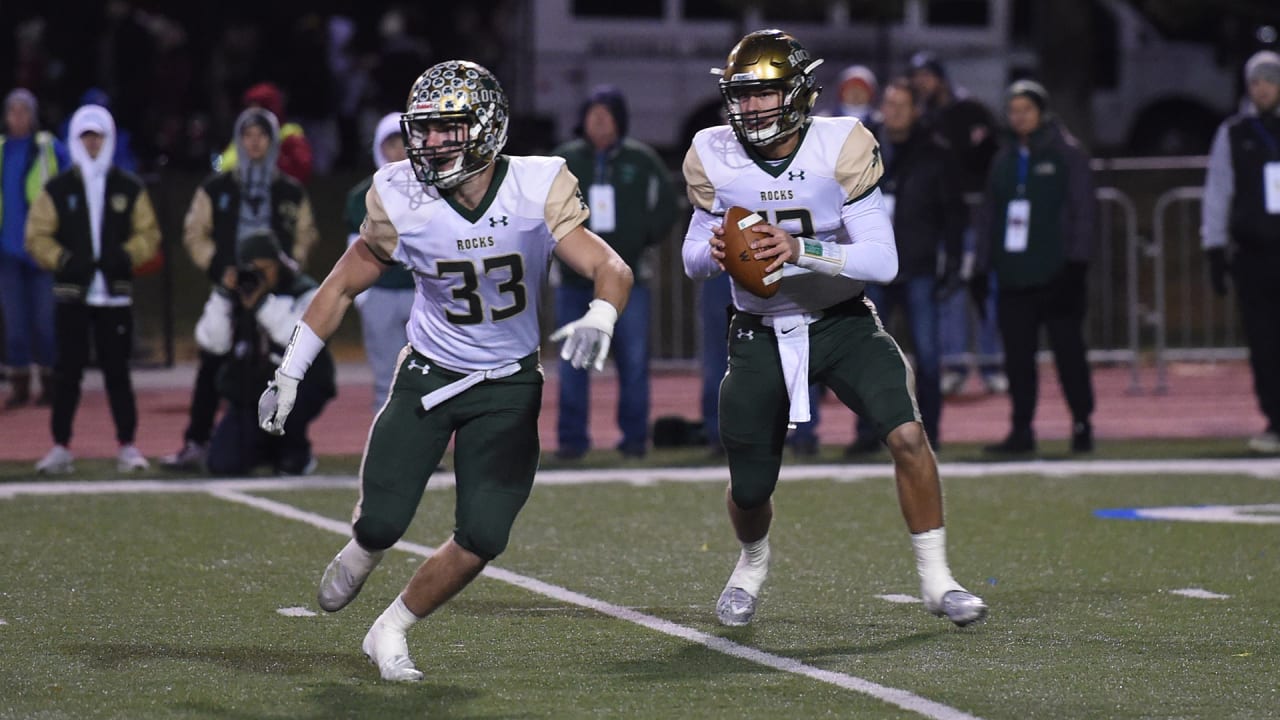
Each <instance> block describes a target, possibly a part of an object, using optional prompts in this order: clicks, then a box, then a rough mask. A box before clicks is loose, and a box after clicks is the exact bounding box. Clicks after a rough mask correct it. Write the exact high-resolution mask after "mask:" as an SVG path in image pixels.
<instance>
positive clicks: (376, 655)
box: [361, 622, 423, 682]
mask: <svg viewBox="0 0 1280 720" xmlns="http://www.w3.org/2000/svg"><path fill="white" fill-rule="evenodd" d="M361 648H362V649H363V650H364V654H365V656H366V657H368V658H369V662H371V663H373V664H374V665H376V666H377V668H378V672H379V673H381V674H382V679H383V680H391V681H393V682H418V681H419V680H421V679H422V677H423V676H422V671H421V670H419V669H418V668H416V667H414V666H413V660H411V659H409V643H408V641H406V640H405V637H404V633H403V632H400V631H399V630H396V629H394V628H391V627H388V626H387V625H386V624H385V623H380V622H375V623H374V624H373V627H371V628H369V632H368V634H366V635H365V636H364V643H363V644H362V645H361Z"/></svg>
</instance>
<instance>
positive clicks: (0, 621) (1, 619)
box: [0, 618, 9, 625]
mask: <svg viewBox="0 0 1280 720" xmlns="http://www.w3.org/2000/svg"><path fill="white" fill-rule="evenodd" d="M8 624H9V621H8V620H5V619H4V618H0V625H8Z"/></svg>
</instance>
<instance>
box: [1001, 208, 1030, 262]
mask: <svg viewBox="0 0 1280 720" xmlns="http://www.w3.org/2000/svg"><path fill="white" fill-rule="evenodd" d="M1030 224H1031V201H1030V200H1027V199H1025V198H1018V199H1017V200H1010V201H1009V209H1008V211H1007V212H1006V213H1005V217H1004V250H1005V252H1011V253H1019V252H1026V251H1027V228H1028V227H1029V226H1030Z"/></svg>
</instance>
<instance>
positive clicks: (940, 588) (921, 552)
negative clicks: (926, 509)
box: [911, 528, 964, 603]
mask: <svg viewBox="0 0 1280 720" xmlns="http://www.w3.org/2000/svg"><path fill="white" fill-rule="evenodd" d="M911 547H912V549H913V550H915V553H916V572H917V573H919V575H920V588H921V592H922V593H924V596H925V597H924V601H925V603H938V602H941V601H942V596H943V595H945V594H946V593H947V592H949V591H951V590H963V589H964V588H963V587H961V586H960V583H958V582H956V579H955V578H953V577H951V568H949V567H947V529H946V528H935V529H933V530H926V531H925V532H922V533H916V534H914V535H912V536H911Z"/></svg>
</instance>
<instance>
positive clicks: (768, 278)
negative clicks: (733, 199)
mask: <svg viewBox="0 0 1280 720" xmlns="http://www.w3.org/2000/svg"><path fill="white" fill-rule="evenodd" d="M763 222H764V218H762V217H760V216H759V215H757V214H756V213H754V212H751V211H750V210H746V209H743V208H740V207H738V206H736V205H735V206H733V207H731V208H729V209H728V211H726V212H725V214H724V269H725V271H726V272H728V273H729V275H730V277H732V278H733V279H734V280H736V281H737V282H738V285H740V286H742V287H743V288H746V290H747V291H748V292H750V293H751V294H752V295H758V296H760V297H765V298H767V297H773V295H774V293H776V292H778V287H779V285H780V284H781V283H780V282H779V281H781V280H782V268H778V269H777V270H775V271H773V272H771V273H769V274H767V275H766V274H765V271H764V269H765V268H767V267H769V263H771V262H773V258H769V259H767V260H757V259H756V258H755V251H753V250H752V249H751V241H752V240H754V239H756V238H757V237H762V236H763V235H764V233H762V232H759V231H757V230H754V229H753V226H755V225H759V224H760V223H763Z"/></svg>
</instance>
